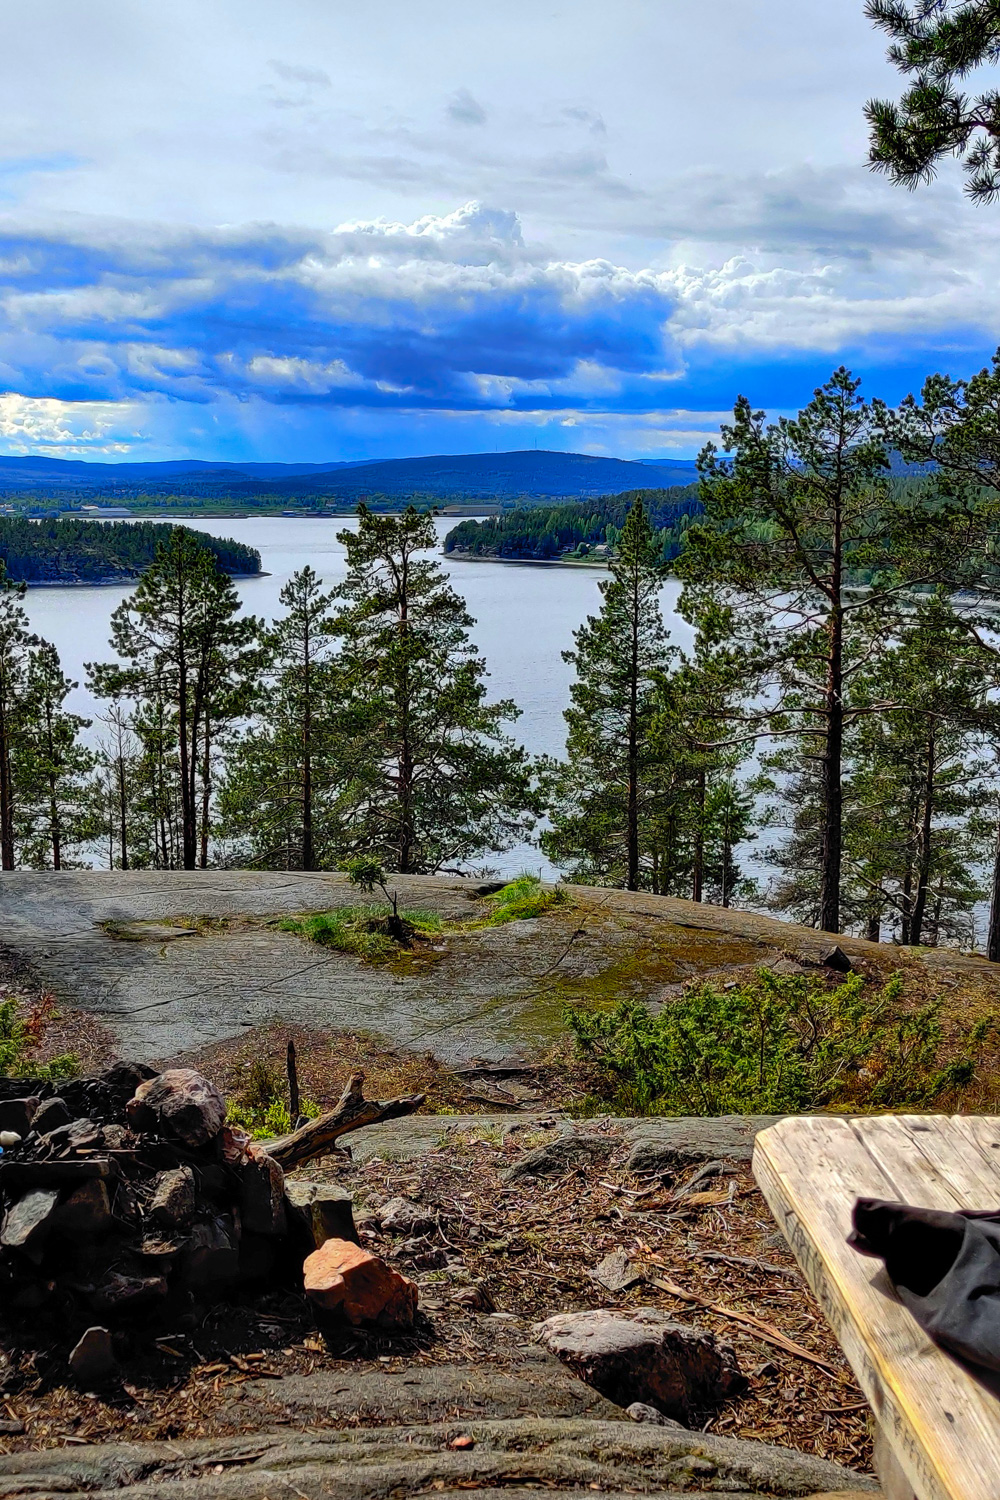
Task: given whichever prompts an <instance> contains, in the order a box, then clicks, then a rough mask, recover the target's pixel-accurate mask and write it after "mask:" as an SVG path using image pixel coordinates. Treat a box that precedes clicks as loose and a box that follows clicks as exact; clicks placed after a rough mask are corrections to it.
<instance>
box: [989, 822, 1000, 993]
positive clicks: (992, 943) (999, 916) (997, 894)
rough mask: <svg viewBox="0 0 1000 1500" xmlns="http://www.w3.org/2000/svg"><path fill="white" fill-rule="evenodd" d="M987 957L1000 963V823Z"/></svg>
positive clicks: (994, 866)
mask: <svg viewBox="0 0 1000 1500" xmlns="http://www.w3.org/2000/svg"><path fill="white" fill-rule="evenodd" d="M986 957H987V958H988V959H989V960H990V962H991V963H994V964H997V963H1000V822H998V824H997V833H996V842H995V843H994V846H993V890H992V894H991V897H990V925H989V930H988V932H987V934H986Z"/></svg>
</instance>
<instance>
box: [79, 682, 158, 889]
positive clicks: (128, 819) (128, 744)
mask: <svg viewBox="0 0 1000 1500" xmlns="http://www.w3.org/2000/svg"><path fill="white" fill-rule="evenodd" d="M101 718H102V722H103V724H104V726H105V729H104V733H103V734H102V735H101V737H100V739H99V740H98V743H97V749H96V764H95V767H94V772H93V774H92V776H91V779H90V804H91V807H92V809H93V818H94V822H95V825H96V830H95V835H94V837H95V841H97V843H98V845H99V847H101V848H103V849H106V850H107V861H108V869H109V870H116V869H117V870H130V869H144V868H146V867H147V866H149V865H156V864H157V863H159V861H158V860H157V858H156V851H155V838H154V823H153V819H152V818H151V816H150V788H149V787H148V785H147V784H146V783H145V781H144V780H143V778H142V777H141V775H140V769H141V766H142V762H143V744H142V740H141V739H140V737H139V735H138V734H137V733H136V730H135V725H134V721H133V718H132V716H131V715H130V714H129V713H128V711H127V709H126V708H125V706H124V705H123V704H121V703H111V704H110V705H109V706H108V710H107V713H105V714H103V715H102V716H101ZM165 867H167V866H166V865H165Z"/></svg>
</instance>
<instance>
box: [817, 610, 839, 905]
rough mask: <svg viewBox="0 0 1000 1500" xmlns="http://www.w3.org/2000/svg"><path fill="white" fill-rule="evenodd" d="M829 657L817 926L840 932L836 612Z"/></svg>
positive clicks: (832, 626) (825, 708)
mask: <svg viewBox="0 0 1000 1500" xmlns="http://www.w3.org/2000/svg"><path fill="white" fill-rule="evenodd" d="M828 628H829V637H830V646H829V657H828V667H827V687H826V695H825V704H824V710H825V715H826V738H825V743H824V746H823V760H822V788H823V846H822V855H821V865H820V895H819V925H820V927H821V928H822V929H823V931H824V932H839V931H840V870H841V863H842V859H843V815H844V805H843V785H842V778H841V763H842V760H843V753H844V700H843V675H842V665H843V620H842V618H841V614H840V610H839V608H838V609H836V610H835V611H834V613H833V616H832V618H831V620H830V624H829V627H828Z"/></svg>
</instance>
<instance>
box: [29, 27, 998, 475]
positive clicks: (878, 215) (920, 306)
mask: <svg viewBox="0 0 1000 1500" xmlns="http://www.w3.org/2000/svg"><path fill="white" fill-rule="evenodd" d="M862 12H863V7H862V0H838V3H837V4H835V5H831V4H830V3H829V0H715V3H714V4H712V5H705V4H693V3H692V0H615V3H614V4H608V3H607V0H600V3H594V0H572V3H566V4H560V3H551V0H550V3H545V0H541V3H540V0H504V3H503V4H502V5H501V4H497V3H486V0H422V3H421V4H419V5H415V4H413V0H405V3H402V0H376V3H374V4H371V5H358V4H356V3H347V0H281V3H280V4H277V3H275V0H239V3H238V4H237V3H235V0H232V3H231V0H171V3H170V4H169V5H151V4H150V3H149V0H87V4H85V5H81V4H79V0H6V4H5V5H4V7H3V18H2V23H0V97H2V99H3V109H2V112H0V302H2V314H0V393H2V394H0V449H2V450H3V451H5V452H7V453H40V454H41V453H44V454H49V455H53V456H63V457H93V458H101V459H104V460H105V461H106V460H108V459H112V460H113V459H116V458H120V459H126V458H127V459H133V460H134V459H139V458H148V459H159V458H185V457H195V458H221V459H227V460H234V459H235V460H239V459H251V458H253V459H272V460H281V459H285V460H289V461H291V460H302V461H307V460H308V461H322V460H327V459H328V460H336V459H359V458H365V457H372V458H379V457H401V456H405V455H409V454H428V453H461V452H473V451H479V450H492V449H495V448H499V449H501V450H504V449H511V448H530V447H533V446H535V445H537V446H538V447H539V448H542V447H545V448H557V449H565V450H572V451H577V452H586V453H600V454H609V455H613V456H617V457H622V458H657V457H660V458H681V457H687V456H689V455H691V454H693V453H695V452H696V451H697V450H698V448H699V447H700V446H701V444H702V442H703V441H704V440H705V438H706V437H707V436H710V435H712V434H714V433H715V432H716V431H717V428H718V424H719V422H720V420H721V419H722V417H723V416H724V414H725V413H726V412H727V411H728V410H729V409H731V407H732V403H733V400H734V398H735V396H736V395H737V394H738V393H741V392H742V393H745V394H746V395H748V396H749V397H750V398H751V400H752V401H753V402H754V403H755V404H756V405H758V406H760V407H763V408H766V409H768V410H769V411H771V412H777V411H782V410H791V409H794V408H795V407H797V406H799V405H801V404H803V403H804V402H805V401H806V400H808V398H809V395H810V393H811V391H812V388H813V387H814V386H815V385H816V384H818V383H819V382H820V381H821V380H822V379H824V378H825V376H826V375H828V374H829V372H830V371H831V369H833V368H834V367H835V366H837V365H839V364H842V363H843V364H847V365H849V366H850V367H851V368H853V369H854V370H855V371H856V372H857V373H859V374H861V375H863V377H864V380H865V389H866V390H867V391H868V392H869V393H870V394H878V395H882V396H885V397H886V398H888V399H890V400H896V399H898V398H899V397H900V396H902V395H904V394H905V393H906V392H907V391H909V390H913V389H916V388H918V387H919V385H920V383H921V381H922V379H923V377H924V376H925V375H926V374H927V373H929V372H930V371H932V370H935V369H941V370H946V371H948V372H949V373H952V374H955V375H963V374H968V373H970V372H971V371H972V370H973V369H975V368H978V367H980V366H981V365H982V364H983V363H984V362H985V361H986V360H987V359H988V358H989V356H990V355H991V353H992V352H993V350H994V349H995V347H996V346H997V344H998V342H1000V275H998V271H1000V206H997V207H994V208H983V207H978V208H977V207H974V206H972V205H970V204H969V203H967V202H966V200H965V199H964V198H963V195H962V182H961V175H960V171H959V169H958V167H957V166H956V165H954V164H952V163H948V164H947V165H946V166H945V168H944V169H943V170H942V172H941V174H940V177H939V178H938V180H937V181H936V182H935V183H934V184H933V185H931V186H930V187H928V188H923V189H921V190H919V191H918V192H916V193H908V192H906V191H905V190H904V189H901V188H894V187H892V186H891V185H890V184H889V183H887V182H886V181H885V180H884V179H883V178H879V177H876V176H873V175H872V174H871V172H870V171H869V170H868V168H867V166H866V164H865V156H866V144H867V141H866V131H865V126H864V121H863V117H862V107H863V104H864V101H865V100H866V99H867V98H868V97H870V96H871V95H891V96H894V95H898V93H899V84H898V79H897V76H896V74H895V72H894V71H893V70H892V69H891V68H890V67H889V66H888V64H887V63H886V62H885V58H884V46H883V38H882V37H881V35H880V34H876V33H875V32H874V31H873V30H872V29H871V27H870V26H869V24H868V23H867V22H866V21H865V19H864V16H863V13H862Z"/></svg>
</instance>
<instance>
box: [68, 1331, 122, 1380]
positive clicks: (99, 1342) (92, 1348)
mask: <svg viewBox="0 0 1000 1500" xmlns="http://www.w3.org/2000/svg"><path fill="white" fill-rule="evenodd" d="M69 1367H70V1369H71V1370H72V1372H73V1375H74V1377H75V1378H76V1379H77V1380H78V1381H79V1382H80V1384H81V1385H104V1384H106V1383H107V1381H109V1380H111V1379H112V1378H113V1377H114V1376H115V1375H116V1374H117V1373H118V1361H117V1360H116V1359H115V1351H114V1349H113V1347H112V1344H111V1334H110V1333H109V1332H108V1330H107V1329H106V1328H101V1327H96V1328H88V1329H87V1331H86V1333H85V1334H84V1335H83V1338H82V1339H81V1340H80V1342H79V1343H78V1344H77V1345H76V1347H75V1349H73V1350H72V1351H71V1352H70V1356H69Z"/></svg>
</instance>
